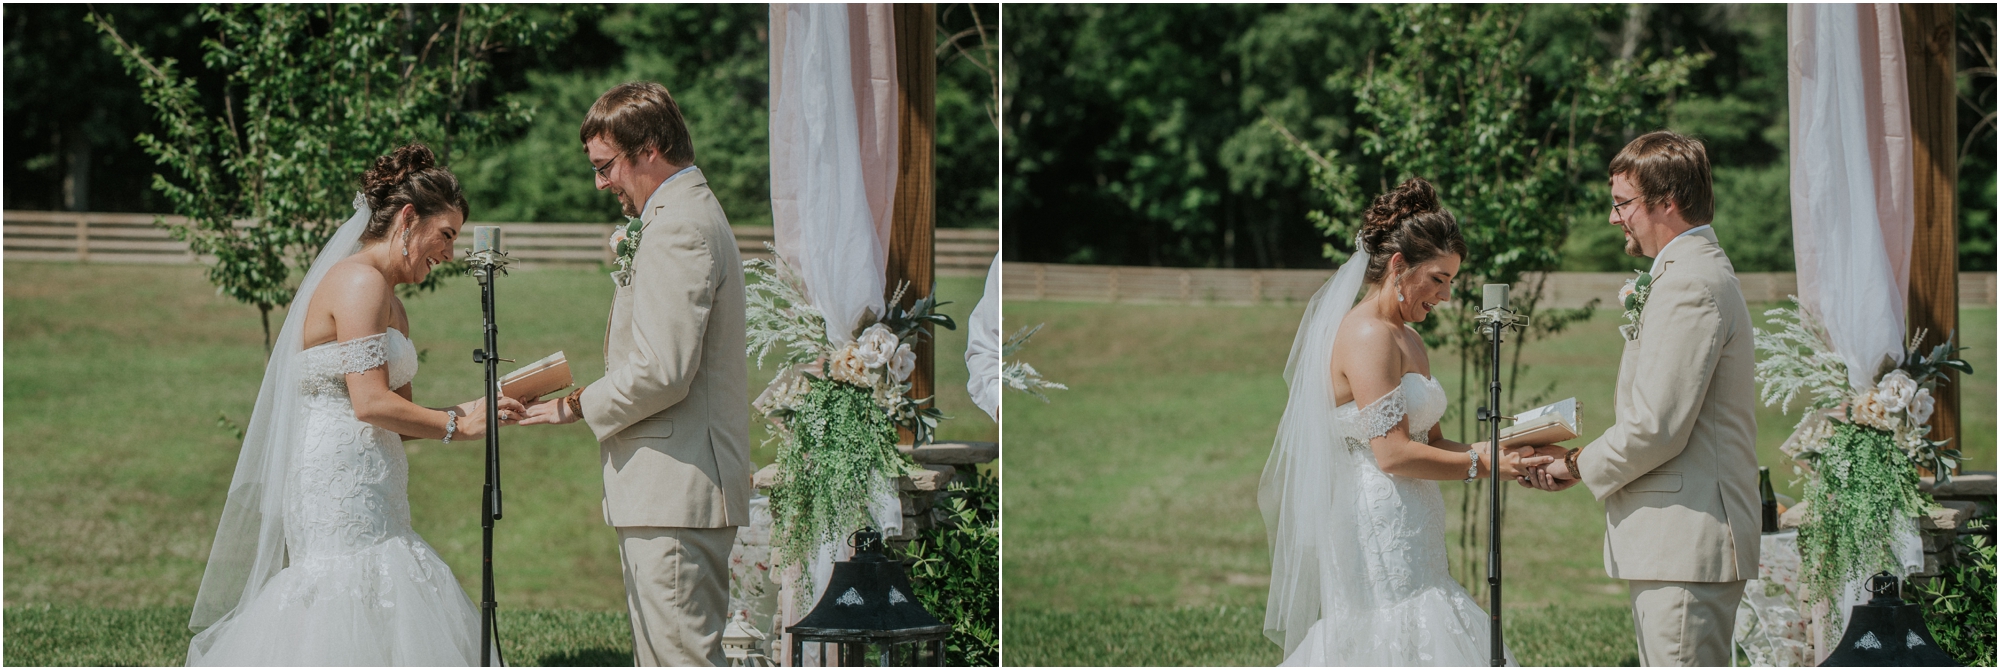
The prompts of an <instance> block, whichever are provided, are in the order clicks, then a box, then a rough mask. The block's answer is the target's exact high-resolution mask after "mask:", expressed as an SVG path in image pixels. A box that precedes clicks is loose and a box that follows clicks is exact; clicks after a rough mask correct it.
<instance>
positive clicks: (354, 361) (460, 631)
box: [187, 328, 479, 666]
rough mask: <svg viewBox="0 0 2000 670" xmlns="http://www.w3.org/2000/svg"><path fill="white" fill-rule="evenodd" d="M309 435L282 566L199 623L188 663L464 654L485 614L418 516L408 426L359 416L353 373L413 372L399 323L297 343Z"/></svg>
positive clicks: (364, 661)
mask: <svg viewBox="0 0 2000 670" xmlns="http://www.w3.org/2000/svg"><path fill="white" fill-rule="evenodd" d="M293 364H294V365H296V366H297V367H298V370H297V371H296V379H297V380H298V381H299V388H298V391H299V397H300V399H301V400H300V402H301V405H302V409H301V414H300V416H299V419H298V420H299V421H300V422H302V423H303V426H304V430H303V437H302V438H301V442H300V443H299V444H298V445H296V450H295V451H294V454H295V455H294V456H292V461H291V463H290V466H289V472H288V473H286V482H285V485H286V489H287V494H286V498H285V499H284V500H283V501H282V505H283V527H284V545H285V546H284V549H285V555H286V559H287V560H286V564H285V565H284V567H283V568H282V569H281V570H279V571H278V572H277V573H276V575H275V576H273V577H271V578H270V580H269V581H267V582H265V583H264V584H262V588H261V590H260V591H258V592H256V595H255V596H254V597H253V598H249V599H246V600H245V601H244V602H242V603H241V604H240V605H238V606H237V607H236V609H235V610H234V611H233V612H231V613H230V614H229V615H228V616H226V617H224V618H222V619H221V620H220V621H218V622H216V623H215V624H214V625H213V626H210V627H208V628H207V629H206V630H203V631H202V632H201V633H200V634H199V635H196V636H195V638H194V640H193V642H192V643H191V644H190V645H189V648H188V659H187V662H188V665H222V666H274V665H312V666H356V665H359V666H412V665H414V666H468V665H476V664H478V663H479V612H478V610H477V609H475V608H474V607H473V605H472V600H471V599H470V598H467V597H466V594H465V590H464V589H462V588H460V587H459V585H458V580H457V579H455V578H454V577H453V576H452V573H451V568H450V567H449V566H447V565H445V563H444V561H443V560H442V559H440V558H438V555H437V552H436V551H434V550H432V549H431V547H430V545H428V544H425V543H424V540H423V538H421V537H418V536H417V533H416V531H414V530H412V529H411V528H410V498H409V491H408V489H409V482H410V469H409V461H408V460H407V459H406V458H405V456H404V454H403V442H402V438H401V437H399V436H397V435H396V434H395V433H394V432H391V431H388V430H384V429H382V428H378V427H376V426H373V425H370V424H367V423H364V422H362V421H361V420H359V419H356V418H355V416H354V406H353V404H352V403H351V402H350V401H349V399H348V395H347V378H346V375H347V374H348V373H351V372H363V371H367V370H371V369H374V368H377V367H382V366H384V365H386V366H388V375H389V388H402V387H403V385H405V384H408V383H410V380H411V379H413V378H415V377H416V373H417V352H416V347H415V346H414V345H412V344H411V343H410V340H409V338H408V337H406V336H404V335H403V334H402V333H401V332H398V331H397V330H395V329H393V328H392V329H389V330H388V331H387V332H384V333H380V334H377V335H371V336H368V337H362V338H356V339H353V340H349V341H346V342H328V343H326V344H322V345H319V346H316V347H312V348H310V349H306V350H304V351H301V352H299V354H298V355H297V357H296V359H295V360H294V361H293Z"/></svg>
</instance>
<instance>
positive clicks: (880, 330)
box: [854, 323, 896, 368]
mask: <svg viewBox="0 0 2000 670" xmlns="http://www.w3.org/2000/svg"><path fill="white" fill-rule="evenodd" d="M854 343H855V345H856V346H857V350H856V351H855V352H854V353H855V355H856V356H858V357H860V358H861V362H862V363H863V364H864V365H867V366H868V367H871V368H879V367H882V366H884V365H888V364H889V357H891V356H894V355H896V334H895V333H891V332H889V327H888V326H884V325H882V324H879V323H878V324H875V325H873V326H869V327H868V329H867V330H864V331H861V337H858V338H855V340H854Z"/></svg>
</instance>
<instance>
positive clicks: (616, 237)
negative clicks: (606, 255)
mask: <svg viewBox="0 0 2000 670" xmlns="http://www.w3.org/2000/svg"><path fill="white" fill-rule="evenodd" d="M624 241H625V227H624V226H616V227H613V228H612V229H611V250H612V251H617V250H618V243H619V242H624Z"/></svg>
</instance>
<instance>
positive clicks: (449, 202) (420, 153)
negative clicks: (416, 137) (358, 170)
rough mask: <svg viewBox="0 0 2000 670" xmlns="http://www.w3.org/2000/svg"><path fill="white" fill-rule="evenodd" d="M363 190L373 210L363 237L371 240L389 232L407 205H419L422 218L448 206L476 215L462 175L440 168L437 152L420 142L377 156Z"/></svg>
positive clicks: (363, 176) (369, 206)
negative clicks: (461, 182)
mask: <svg viewBox="0 0 2000 670" xmlns="http://www.w3.org/2000/svg"><path fill="white" fill-rule="evenodd" d="M361 192H362V193H363V194H364V195H366V196H367V197H368V209H369V210H370V213H369V216H368V228H367V229H365V230H363V231H361V239H362V240H363V241H367V242H373V241H375V240H379V239H382V237H383V236H384V235H387V234H389V225H390V224H391V223H393V222H394V221H395V220H396V212H399V211H402V209H403V205H415V206H416V208H417V216H419V217H427V216H434V215H437V214H440V213H443V212H444V211H445V210H448V209H449V210H456V211H457V212H458V213H459V214H461V215H464V216H467V217H470V216H472V208H471V207H469V206H467V205H466V203H465V191H464V189H461V188H459V186H458V177H454V176H452V174H451V171H450V170H446V169H444V168H441V167H438V166H437V155H436V154H433V153H431V148H430V147H427V146H424V145H423V144H420V143H411V144H406V145H403V147H402V148H399V149H397V150H395V151H391V152H389V153H388V155H385V156H382V157H380V158H376V159H375V167H371V168H368V172H367V173H366V174H363V175H362V176H361Z"/></svg>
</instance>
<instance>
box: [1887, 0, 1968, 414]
mask: <svg viewBox="0 0 2000 670" xmlns="http://www.w3.org/2000/svg"><path fill="white" fill-rule="evenodd" d="M1897 8H1898V11H1899V13H1900V15H1901V18H1902V22H1903V56H1904V62H1905V63H1906V64H1907V71H1908V73H1909V85H1910V134H1911V135H1912V136H1913V137H1912V139H1913V140H1914V141H1913V142H1911V146H1912V147H1913V153H1914V156H1913V159H1914V160H1912V162H1911V167H1912V169H1913V171H1914V172H1915V179H1914V182H1915V185H1916V199H1915V207H1916V213H1917V229H1916V233H1915V235H1914V239H1913V240H1912V243H1911V245H1910V300H1909V306H1910V314H1909V317H1910V330H1911V332H1915V331H1916V329H1918V328H1923V329H1925V330H1926V331H1928V332H1927V333H1926V334H1925V335H1924V339H1923V342H1922V343H1921V346H1923V347H1924V348H1926V349H1928V348H1930V347H1932V346H1936V345H1937V344H1938V343H1941V342H1943V341H1944V338H1945V337H1946V336H1948V335H1951V334H1952V333H1954V332H1955V331H1957V330H1958V87H1957V83H1956V82H1955V79H1954V75H1955V74H1956V69H1957V68H1956V67H1955V64H1956V62H1957V59H1956V58H1955V56H1956V55H1957V52H1958V48H1957V47H1958V42H1957V36H1956V34H1955V30H1954V19H1955V17H1954V16H1953V13H1954V11H1955V7H1954V6H1953V5H1950V4H1943V5H1918V4H1907V3H1906V4H1900V5H1897ZM1946 374H1947V375H1948V376H1947V377H1946V382H1945V383H1944V384H1940V385H1939V387H1938V388H1937V390H1936V393H1937V396H1936V397H1937V413H1936V415H1935V417H1934V418H1933V419H1931V434H1930V437H1931V439H1934V440H1944V439H1949V440H1952V446H1953V447H1958V446H1960V445H1959V444H1958V437H1959V392H1958V373H1957V372H1947V373H1946Z"/></svg>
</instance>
